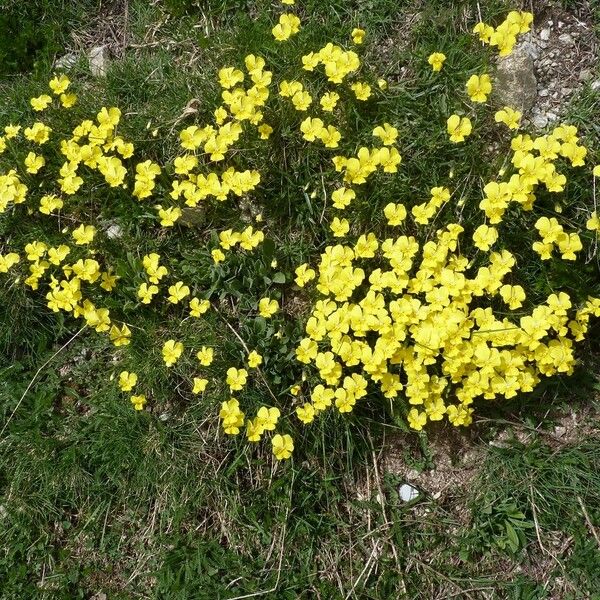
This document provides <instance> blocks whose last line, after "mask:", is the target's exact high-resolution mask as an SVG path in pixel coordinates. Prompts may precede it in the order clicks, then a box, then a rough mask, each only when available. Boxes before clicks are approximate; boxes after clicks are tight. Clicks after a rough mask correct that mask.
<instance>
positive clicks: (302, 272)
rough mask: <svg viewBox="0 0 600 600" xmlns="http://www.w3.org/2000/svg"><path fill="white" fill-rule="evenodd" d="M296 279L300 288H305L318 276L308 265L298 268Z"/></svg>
mask: <svg viewBox="0 0 600 600" xmlns="http://www.w3.org/2000/svg"><path fill="white" fill-rule="evenodd" d="M295 273H296V279H295V280H294V281H295V282H296V284H297V285H298V287H304V286H305V285H306V284H307V283H308V282H309V281H311V280H313V279H314V278H315V277H316V276H317V274H316V272H315V270H314V269H311V268H310V267H309V266H308V265H307V264H306V263H304V264H302V265H300V266H299V267H296V271H295Z"/></svg>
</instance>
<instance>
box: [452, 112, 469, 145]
mask: <svg viewBox="0 0 600 600" xmlns="http://www.w3.org/2000/svg"><path fill="white" fill-rule="evenodd" d="M447 125H448V134H449V135H450V141H451V142H454V143H458V142H464V141H465V138H466V137H467V136H469V135H470V134H471V131H472V126H471V120H470V119H469V117H462V118H461V117H459V116H458V115H451V116H450V117H448V122H447Z"/></svg>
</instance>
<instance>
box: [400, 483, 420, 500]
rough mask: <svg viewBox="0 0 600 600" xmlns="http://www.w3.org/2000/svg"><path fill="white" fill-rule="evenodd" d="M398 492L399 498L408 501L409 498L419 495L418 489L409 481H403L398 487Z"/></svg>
mask: <svg viewBox="0 0 600 600" xmlns="http://www.w3.org/2000/svg"><path fill="white" fill-rule="evenodd" d="M398 494H399V495H400V498H401V500H404V502H410V501H411V500H414V499H415V498H418V497H419V490H418V489H417V488H416V487H413V486H412V485H410V484H409V483H403V484H402V485H401V486H400V487H399V488H398Z"/></svg>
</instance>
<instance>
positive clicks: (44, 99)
mask: <svg viewBox="0 0 600 600" xmlns="http://www.w3.org/2000/svg"><path fill="white" fill-rule="evenodd" d="M51 102H52V98H51V97H50V96H48V94H42V95H41V96H38V97H37V98H32V99H31V100H30V101H29V103H30V104H31V107H32V108H33V110H36V111H42V110H44V109H46V108H48V106H49V105H50V103H51Z"/></svg>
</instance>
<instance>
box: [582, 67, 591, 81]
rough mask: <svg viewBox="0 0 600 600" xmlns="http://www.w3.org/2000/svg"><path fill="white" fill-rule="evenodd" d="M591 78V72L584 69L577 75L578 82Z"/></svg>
mask: <svg viewBox="0 0 600 600" xmlns="http://www.w3.org/2000/svg"><path fill="white" fill-rule="evenodd" d="M591 77H592V72H591V71H590V69H584V70H583V71H581V73H579V81H587V80H588V79H591Z"/></svg>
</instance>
